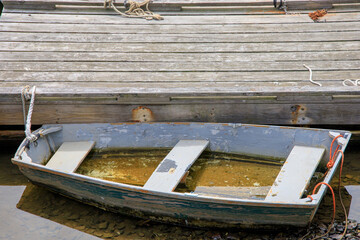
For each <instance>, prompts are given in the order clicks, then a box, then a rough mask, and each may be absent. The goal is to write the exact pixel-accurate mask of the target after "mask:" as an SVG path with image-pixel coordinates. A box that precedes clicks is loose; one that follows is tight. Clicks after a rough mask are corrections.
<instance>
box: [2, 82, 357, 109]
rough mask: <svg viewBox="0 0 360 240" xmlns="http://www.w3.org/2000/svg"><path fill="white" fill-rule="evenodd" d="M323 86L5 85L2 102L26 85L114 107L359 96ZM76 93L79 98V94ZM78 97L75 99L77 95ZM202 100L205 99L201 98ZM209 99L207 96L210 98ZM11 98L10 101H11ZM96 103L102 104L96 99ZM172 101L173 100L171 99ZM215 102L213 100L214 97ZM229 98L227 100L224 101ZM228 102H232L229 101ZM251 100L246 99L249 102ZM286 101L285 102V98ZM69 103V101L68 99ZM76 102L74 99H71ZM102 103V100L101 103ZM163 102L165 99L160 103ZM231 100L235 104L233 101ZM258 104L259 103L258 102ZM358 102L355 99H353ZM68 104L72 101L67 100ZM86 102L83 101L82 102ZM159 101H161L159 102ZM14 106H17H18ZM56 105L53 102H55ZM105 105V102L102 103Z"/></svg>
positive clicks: (345, 88)
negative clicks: (157, 96)
mask: <svg viewBox="0 0 360 240" xmlns="http://www.w3.org/2000/svg"><path fill="white" fill-rule="evenodd" d="M321 83H322V84H323V86H322V87H320V86H317V85H314V84H312V83H311V82H310V81H306V80H304V81H282V82H277V81H273V82H271V81H269V82H257V81H249V82H246V84H245V83H244V82H216V81H212V82H149V83H145V82H134V83H131V82H125V83H124V82H29V81H24V82H2V87H1V88H0V93H1V97H2V100H4V101H5V102H8V101H9V102H14V99H13V98H12V97H15V98H16V99H17V100H16V101H15V102H17V101H18V102H19V103H20V98H19V94H20V93H21V90H22V88H23V87H24V86H26V85H36V86H37V92H38V95H39V96H38V97H37V99H38V100H39V99H40V98H41V96H42V95H43V97H47V96H55V97H58V99H55V100H59V98H60V100H61V97H64V96H67V97H72V96H75V98H76V97H77V96H79V97H80V96H82V95H81V94H83V95H84V96H88V95H89V94H90V95H91V96H92V95H93V94H95V95H96V94H98V95H99V94H100V96H104V97H106V96H107V94H115V95H114V96H112V95H111V96H110V97H111V99H112V100H111V102H113V103H123V102H124V101H125V102H137V101H138V102H142V103H145V104H146V103H147V102H146V101H148V98H146V101H145V102H143V100H142V99H143V98H142V97H141V96H142V94H145V95H146V96H147V94H167V95H166V102H168V101H170V100H171V101H173V102H180V103H181V102H182V101H184V102H187V103H189V104H191V102H198V101H200V102H207V101H209V100H214V101H215V102H216V101H219V100H221V99H218V98H217V97H216V98H214V99H207V98H202V97H201V98H198V97H197V96H199V94H205V95H206V94H215V95H220V96H232V95H233V94H242V95H244V94H245V95H246V96H248V94H250V96H251V97H249V98H248V100H253V99H254V98H253V96H264V95H266V96H274V95H275V96H282V95H284V94H285V95H286V93H291V96H292V97H293V98H291V99H292V100H301V101H314V100H316V99H313V98H309V97H308V96H306V97H305V98H298V96H302V95H304V94H305V95H307V93H313V94H315V96H316V98H317V99H320V100H321V99H322V100H326V101H328V100H331V99H332V94H355V95H356V96H358V94H359V93H358V87H357V86H343V85H342V81H341V80H339V81H321ZM75 93H76V94H75ZM74 94H75V95H74ZM119 94H125V95H126V94H130V95H131V97H130V96H124V98H123V97H122V95H121V96H119ZM174 94H175V95H174ZM183 94H185V96H188V95H186V94H191V95H190V96H195V97H192V98H186V99H182V97H183ZM200 96H202V95H200ZM206 96H207V95H206ZM9 97H10V99H9ZM96 97H97V95H96V96H95V98H94V101H98V99H97V98H96ZM137 98H139V100H136V99H137ZM170 98H171V99H170ZM210 98H211V97H210ZM224 98H225V97H224ZM226 99H228V98H226ZM246 99H247V98H245V100H246ZM282 99H283V98H282ZM65 100H66V99H65ZM70 100H72V99H70ZM100 100H101V99H100ZM160 100H161V101H163V99H160ZM230 100H233V99H232V97H230ZM235 100H236V101H238V100H239V101H242V100H244V98H242V97H241V98H240V99H235ZM255 100H257V99H255ZM269 100H271V101H272V100H274V98H273V97H271V98H269V99H266V101H269ZM353 100H355V99H353ZM66 101H67V102H68V100H66ZM80 101H82V99H80ZM155 101H157V99H155ZM15 102H14V103H15ZM52 102H53V101H52ZM100 102H101V101H100Z"/></svg>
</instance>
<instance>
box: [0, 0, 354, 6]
mask: <svg viewBox="0 0 360 240" xmlns="http://www.w3.org/2000/svg"><path fill="white" fill-rule="evenodd" d="M346 1H348V0H346ZM3 3H4V5H5V6H6V5H7V4H19V5H20V4H29V5H35V4H42V3H45V4H54V5H86V6H102V5H104V2H103V1H102V0H76V1H74V0H22V1H19V0H3ZM122 4H123V3H122V2H119V3H116V5H122ZM156 5H160V6H163V5H170V6H171V5H175V6H179V5H180V6H243V5H245V6H246V5H254V6H259V5H260V6H263V5H271V3H269V2H268V1H265V0H226V1H223V0H192V1H184V0H171V1H169V0H153V1H152V2H151V4H150V6H156Z"/></svg>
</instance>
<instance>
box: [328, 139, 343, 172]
mask: <svg viewBox="0 0 360 240" xmlns="http://www.w3.org/2000/svg"><path fill="white" fill-rule="evenodd" d="M340 137H344V136H343V135H341V134H340V135H338V136H336V137H334V139H333V140H332V141H331V145H330V154H329V155H330V156H329V162H328V163H327V164H326V167H327V168H328V169H330V168H332V167H333V166H334V164H335V157H336V156H337V154H338V153H339V152H340V151H341V150H339V147H340V146H339V145H338V146H337V147H336V149H335V151H334V154H332V148H333V145H334V143H335V141H336V139H338V138H340Z"/></svg>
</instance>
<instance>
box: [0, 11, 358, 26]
mask: <svg viewBox="0 0 360 240" xmlns="http://www.w3.org/2000/svg"><path fill="white" fill-rule="evenodd" d="M322 19H323V20H326V22H358V21H359V20H360V13H359V12H353V13H328V14H326V15H325V16H324V17H323V18H322ZM1 22H29V23H30V22H32V23H71V24H75V23H87V24H91V23H96V24H114V25H122V24H133V25H138V24H141V25H144V24H148V25H162V24H164V25H168V24H173V25H187V24H190V25H194V24H203V25H214V24H222V25H223V24H239V23H242V24H246V23H251V24H254V23H258V24H259V23H262V24H281V23H311V24H316V23H314V22H313V20H312V19H311V18H310V17H309V16H308V15H307V14H297V15H250V16H247V15H239V16H234V15H219V16H207V15H206V16H167V17H166V19H164V20H163V21H144V19H129V18H123V17H121V16H116V15H114V16H103V15H101V16H98V15H62V14H30V16H29V14H16V13H5V14H3V16H2V17H1Z"/></svg>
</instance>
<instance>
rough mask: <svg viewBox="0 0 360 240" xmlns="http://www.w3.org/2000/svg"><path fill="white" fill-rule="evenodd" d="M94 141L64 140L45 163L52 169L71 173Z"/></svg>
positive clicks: (92, 145)
mask: <svg viewBox="0 0 360 240" xmlns="http://www.w3.org/2000/svg"><path fill="white" fill-rule="evenodd" d="M94 145H95V142H93V141H90V142H64V143H63V144H62V145H61V146H60V148H59V149H58V150H57V151H56V152H55V154H54V155H53V156H52V157H51V158H50V160H49V161H48V162H47V163H46V165H45V166H46V167H48V168H51V169H53V170H57V171H61V172H66V173H73V172H75V171H76V169H77V168H78V167H79V166H80V164H81V163H82V161H83V160H84V159H85V157H86V156H87V155H88V153H89V152H90V150H91V149H92V148H93V147H94Z"/></svg>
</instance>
